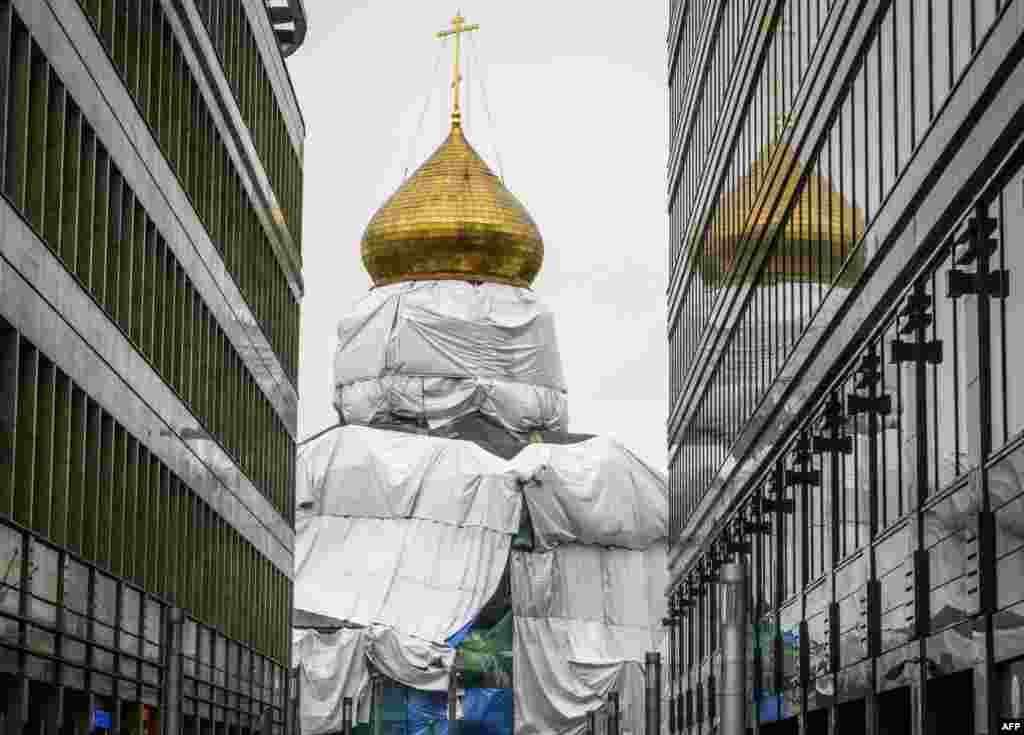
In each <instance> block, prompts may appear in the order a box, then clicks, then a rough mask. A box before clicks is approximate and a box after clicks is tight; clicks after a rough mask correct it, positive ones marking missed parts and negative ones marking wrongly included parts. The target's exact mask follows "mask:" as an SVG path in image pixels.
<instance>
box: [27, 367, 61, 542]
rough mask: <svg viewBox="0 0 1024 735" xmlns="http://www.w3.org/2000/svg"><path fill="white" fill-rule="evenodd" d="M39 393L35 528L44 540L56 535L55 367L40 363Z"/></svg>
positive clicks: (34, 471) (34, 505)
mask: <svg viewBox="0 0 1024 735" xmlns="http://www.w3.org/2000/svg"><path fill="white" fill-rule="evenodd" d="M37 380H38V386H37V393H36V426H35V434H36V452H35V467H34V468H33V476H32V487H31V489H30V490H29V489H28V488H25V490H29V491H30V492H31V495H32V513H31V519H32V523H31V527H32V529H33V530H34V531H35V532H36V533H38V534H40V535H41V536H43V537H46V538H49V537H50V534H51V531H52V524H51V522H52V513H53V443H54V424H55V415H54V412H55V409H56V390H57V382H56V381H57V375H56V368H55V367H54V364H53V363H52V362H50V361H49V360H47V359H46V358H40V359H39V365H38V378H37ZM25 490H23V492H24V491H25Z"/></svg>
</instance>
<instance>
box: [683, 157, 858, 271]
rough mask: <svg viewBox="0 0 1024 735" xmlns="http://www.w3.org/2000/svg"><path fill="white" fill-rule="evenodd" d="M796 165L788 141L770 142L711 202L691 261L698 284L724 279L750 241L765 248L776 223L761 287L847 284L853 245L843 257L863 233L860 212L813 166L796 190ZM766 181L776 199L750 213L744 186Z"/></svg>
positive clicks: (752, 188) (755, 187) (853, 267)
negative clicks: (713, 209)
mask: <svg viewBox="0 0 1024 735" xmlns="http://www.w3.org/2000/svg"><path fill="white" fill-rule="evenodd" d="M802 170H803V166H802V164H801V163H800V162H799V161H797V160H796V156H795V154H794V153H793V150H792V149H791V148H790V147H789V146H787V145H781V146H780V145H770V146H768V147H767V148H766V149H765V150H764V151H763V152H762V154H761V156H760V157H759V158H758V159H757V160H756V161H755V162H754V164H753V166H751V169H750V172H749V173H748V174H747V175H746V176H744V177H743V178H742V179H740V181H739V182H738V185H737V186H736V187H735V188H734V189H733V190H732V191H731V192H729V193H728V194H726V195H725V196H723V197H722V198H721V199H720V200H719V203H718V210H717V213H716V216H715V220H714V222H713V223H712V226H711V228H710V231H709V233H708V235H709V236H708V239H707V242H706V244H705V247H704V249H703V253H702V255H701V257H700V261H699V264H698V267H699V268H700V271H701V275H702V276H703V277H704V279H705V281H706V282H710V283H713V284H715V285H724V283H725V282H726V281H728V279H729V276H730V274H731V273H732V271H733V270H734V269H735V267H736V266H737V264H738V263H739V261H740V259H741V255H742V252H743V251H745V250H748V249H749V248H750V247H751V244H753V245H754V246H755V247H758V248H766V247H769V246H770V245H771V243H772V241H773V240H774V238H775V231H776V230H777V229H778V227H779V226H780V225H782V226H783V231H782V233H781V236H780V237H779V238H778V240H775V247H774V249H773V250H772V252H771V253H769V254H768V255H767V257H766V260H765V263H764V266H763V269H762V271H761V284H762V285H770V284H772V283H778V282H780V281H799V282H811V283H815V282H817V283H826V284H829V283H832V281H833V279H834V278H835V277H836V276H840V280H839V282H840V284H842V285H852V283H855V282H856V281H857V280H858V279H859V277H860V275H861V273H862V272H863V269H864V263H863V260H864V256H863V253H862V252H861V251H858V252H857V253H856V254H855V256H854V258H853V259H852V260H850V262H849V263H847V260H848V259H849V256H850V254H851V251H852V250H853V247H854V245H856V243H857V242H858V241H859V240H860V238H861V236H862V235H863V234H864V214H863V212H862V211H861V209H860V207H855V206H851V205H850V204H849V202H847V201H846V199H845V198H844V197H843V196H842V194H840V193H839V192H838V191H836V189H835V187H834V186H833V184H832V182H831V181H829V179H828V177H826V176H823V175H821V174H818V173H816V172H814V173H811V174H810V175H809V176H808V177H807V181H806V182H805V184H804V186H803V188H802V189H801V191H800V193H799V195H798V194H797V184H798V182H799V178H800V177H799V174H800V172H801V171H802ZM766 181H770V182H771V190H770V191H769V192H768V197H767V199H768V201H769V202H771V201H774V200H776V199H777V198H778V199H779V203H778V205H777V206H775V207H774V208H772V209H771V212H770V215H769V213H766V212H764V211H761V212H758V213H757V214H756V215H755V216H754V217H753V218H751V216H750V207H751V202H750V195H751V192H758V191H760V189H761V188H762V185H763V184H764V183H765V182H766ZM790 205H792V211H791V213H790V215H789V216H788V219H787V220H786V222H785V224H784V225H783V221H782V220H783V213H785V212H786V211H787V210H788V209H789V207H790ZM745 242H746V243H750V244H748V245H744V243H745ZM844 265H845V266H846V268H845V270H842V269H843V266H844ZM841 270H842V274H841V275H840V271H841Z"/></svg>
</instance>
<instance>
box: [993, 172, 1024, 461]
mask: <svg viewBox="0 0 1024 735" xmlns="http://www.w3.org/2000/svg"><path fill="white" fill-rule="evenodd" d="M999 203H1000V204H1001V207H1000V211H999V212H998V214H999V220H1000V225H1001V230H1000V233H999V241H1000V248H999V254H998V257H997V258H995V259H993V267H997V268H1003V269H1006V270H1007V271H1009V274H1010V293H1009V295H1008V296H1007V297H1006V298H1005V299H993V300H992V302H991V303H992V312H993V313H992V316H993V335H992V341H993V346H994V347H995V350H994V354H995V355H997V356H998V358H999V359H998V360H997V361H996V364H995V366H994V367H995V369H996V370H998V371H999V372H998V374H997V375H994V376H993V403H994V407H993V408H994V412H995V413H996V414H997V415H998V416H999V417H1000V418H1002V417H1003V416H1005V418H1004V419H1003V420H1002V422H1001V423H1002V428H1003V431H1001V432H997V431H993V436H992V441H993V446H994V447H1000V446H1002V445H1003V444H1004V443H1005V442H1006V441H1008V440H1010V439H1012V438H1013V437H1015V436H1017V435H1019V434H1020V432H1021V431H1024V381H1022V380H1019V379H1011V376H1012V377H1019V376H1021V375H1024V339H1020V338H1019V337H1017V336H1016V335H1017V334H1018V332H1019V329H1020V325H1021V324H1024V248H1021V247H1020V242H1021V238H1022V237H1024V173H1018V174H1017V175H1016V176H1015V177H1014V178H1013V179H1012V181H1011V182H1010V184H1009V185H1008V186H1007V187H1006V188H1005V189H1004V190H1003V192H1002V195H1001V197H1000V200H999ZM1004 361H1005V362H1004ZM1004 376H1006V377H1004ZM1000 409H1002V410H1000Z"/></svg>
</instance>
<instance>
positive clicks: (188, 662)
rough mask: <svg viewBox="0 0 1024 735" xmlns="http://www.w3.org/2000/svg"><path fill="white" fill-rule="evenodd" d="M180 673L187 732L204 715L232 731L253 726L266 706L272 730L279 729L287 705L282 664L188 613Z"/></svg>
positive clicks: (258, 720) (285, 674)
mask: <svg viewBox="0 0 1024 735" xmlns="http://www.w3.org/2000/svg"><path fill="white" fill-rule="evenodd" d="M279 660H280V659H279ZM182 674H183V684H184V686H183V688H182V697H183V700H182V713H183V714H184V724H185V729H184V731H185V732H191V730H189V729H188V727H189V724H191V723H195V724H199V722H200V721H202V720H206V721H209V722H214V723H225V724H227V725H228V726H229V727H233V728H235V731H237V730H238V729H240V728H251V729H252V730H253V731H256V730H257V728H259V727H260V719H261V718H262V716H263V714H264V711H265V708H268V707H269V708H270V709H271V715H272V717H271V718H270V721H271V722H272V723H273V732H275V733H278V732H282V730H281V729H280V728H283V726H284V717H285V708H286V705H287V702H286V700H285V683H286V677H287V669H286V668H285V667H284V666H282V665H280V664H278V663H276V662H275V661H273V660H271V659H268V658H265V657H263V656H260V655H259V654H257V653H255V652H253V651H251V650H250V649H248V648H246V647H245V646H241V645H239V644H238V643H236V642H235V641H233V640H231V639H230V638H225V637H224V636H223V635H222V634H220V633H219V632H218V631H216V630H214V629H213V628H211V627H209V626H206V625H203V624H202V623H199V622H197V621H195V620H193V619H192V618H186V619H185V623H184V628H183V631H182Z"/></svg>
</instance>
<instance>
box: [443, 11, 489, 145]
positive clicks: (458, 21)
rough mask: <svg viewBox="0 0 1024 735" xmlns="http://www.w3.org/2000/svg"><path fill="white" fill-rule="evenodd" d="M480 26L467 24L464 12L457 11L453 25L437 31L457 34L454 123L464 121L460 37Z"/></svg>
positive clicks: (453, 76) (453, 88) (453, 101)
mask: <svg viewBox="0 0 1024 735" xmlns="http://www.w3.org/2000/svg"><path fill="white" fill-rule="evenodd" d="M478 28H480V26H479V25H477V24H475V23H474V24H473V25H471V26H468V25H466V19H465V18H463V17H462V13H459V12H457V11H456V13H455V17H454V18H452V27H451V28H448V29H446V30H443V31H438V32H437V37H438V38H447V37H448V36H455V69H454V72H453V74H452V125H460V124H461V123H462V114H461V113H460V112H459V83H460V82H461V81H462V75H461V74H460V73H459V39H460V38H461V37H462V34H463V33H469V32H470V31H475V30H477V29H478Z"/></svg>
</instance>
